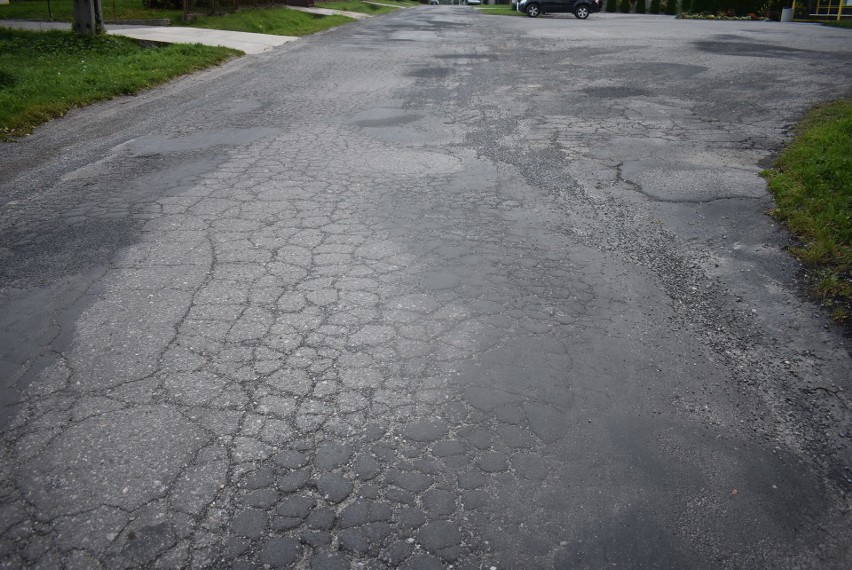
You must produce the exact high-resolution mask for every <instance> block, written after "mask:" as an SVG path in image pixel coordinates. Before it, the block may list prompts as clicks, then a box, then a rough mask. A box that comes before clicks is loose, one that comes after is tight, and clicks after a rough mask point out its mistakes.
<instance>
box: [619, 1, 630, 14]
mask: <svg viewBox="0 0 852 570" xmlns="http://www.w3.org/2000/svg"><path fill="white" fill-rule="evenodd" d="M618 11H619V12H622V13H624V14H629V13H630V0H621V2H619V4H618Z"/></svg>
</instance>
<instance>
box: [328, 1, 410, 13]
mask: <svg viewBox="0 0 852 570" xmlns="http://www.w3.org/2000/svg"><path fill="white" fill-rule="evenodd" d="M315 1H316V3H315V4H314V7H315V8H327V9H329V10H345V11H347V12H361V13H363V14H387V13H388V12H395V11H396V10H399V9H400V8H405V7H406V6H419V5H420V4H419V3H415V2H407V1H406V2H399V1H398V0H376V1H377V2H379V3H380V4H394V5H398V7H393V6H380V5H379V4H370V3H369V2H362V1H361V0H337V1H335V2H322V1H321V0H315Z"/></svg>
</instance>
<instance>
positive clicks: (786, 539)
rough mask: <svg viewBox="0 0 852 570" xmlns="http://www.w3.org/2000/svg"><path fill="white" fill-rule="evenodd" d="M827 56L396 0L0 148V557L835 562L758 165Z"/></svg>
mask: <svg viewBox="0 0 852 570" xmlns="http://www.w3.org/2000/svg"><path fill="white" fill-rule="evenodd" d="M850 38H852V36H850V35H849V31H848V30H836V29H828V28H822V27H817V26H811V25H792V24H790V25H780V24H774V23H761V22H757V23H752V22H727V23H719V22H697V21H675V20H673V19H671V18H664V17H641V16H635V17H624V16H615V15H605V14H599V15H595V16H594V17H592V18H590V19H589V20H587V21H584V22H580V21H579V20H574V19H573V18H569V19H564V18H551V19H545V18H540V19H538V20H530V19H521V18H499V17H493V16H484V15H481V14H479V13H477V12H475V11H473V10H468V9H462V8H450V7H430V8H423V9H414V10H405V11H402V12H401V13H396V14H393V15H389V16H384V17H380V18H372V19H370V20H368V21H366V22H362V23H358V24H354V25H348V26H344V27H342V28H339V29H336V30H333V31H330V32H328V33H323V34H318V35H316V36H313V37H310V38H305V39H303V40H301V41H299V42H296V43H294V44H288V45H286V46H283V47H281V48H277V49H276V50H274V51H271V52H268V53H266V54H263V55H260V56H257V57H252V58H244V59H241V60H239V61H235V62H231V63H229V64H228V65H225V66H224V67H222V68H219V69H216V70H212V71H209V72H205V73H201V74H198V75H195V76H192V77H189V78H185V79H183V80H180V81H177V82H174V83H172V84H170V85H169V86H166V87H164V88H162V89H158V90H155V91H151V92H148V93H146V94H144V95H141V96H138V97H134V98H125V99H120V100H116V101H112V102H109V103H106V104H103V105H98V106H95V107H92V108H88V109H84V110H79V111H76V112H74V113H71V114H70V115H69V116H67V117H64V118H62V119H60V120H57V121H54V122H53V123H51V124H49V125H46V126H45V127H43V128H41V129H39V131H38V132H37V133H36V134H35V135H34V136H32V137H29V138H27V139H26V140H22V141H20V142H19V143H15V144H6V145H3V146H2V147H0V164H2V165H3V167H2V168H3V176H2V178H1V179H0V200H1V202H0V203H2V210H0V355H2V361H1V362H0V363H1V364H2V366H0V378H2V386H0V388H1V389H2V404H3V408H2V419H0V425H2V433H3V439H2V442H3V444H2V452H0V453H2V460H0V472H1V473H2V475H1V476H0V481H2V483H0V494H2V508H0V557H2V565H3V566H5V567H21V566H27V567H39V568H50V567H68V568H93V567H98V566H100V567H105V568H120V567H139V566H146V567H234V568H249V567H264V566H267V565H268V566H270V567H304V568H355V567H357V568H362V567H363V568H386V567H390V568H396V567H404V568H424V569H425V568H441V567H449V566H452V567H454V568H490V567H496V568H542V567H553V568H582V567H589V568H601V567H604V566H619V567H689V568H718V567H738V568H743V567H749V568H757V567H764V568H781V567H822V568H831V567H837V568H844V567H848V565H849V563H850V556H852V554H850V542H849V540H848V538H849V528H850V517H849V509H848V507H849V502H848V501H849V490H850V473H849V465H850V449H849V437H850V421H849V420H850V412H849V400H848V396H847V394H848V391H849V388H850V386H849V384H850V375H849V370H850V357H849V352H848V344H847V341H846V340H844V338H843V337H842V336H841V335H840V334H839V333H838V332H836V331H835V330H833V329H832V327H831V326H829V325H828V324H827V320H826V316H825V315H824V314H823V313H822V312H821V311H820V310H819V308H818V307H816V306H814V305H813V304H812V303H811V302H809V301H807V300H804V299H803V297H802V296H801V293H800V289H799V280H798V278H799V273H800V268H799V267H798V266H797V264H796V263H795V262H794V261H793V260H791V259H790V258H789V257H788V255H787V254H786V253H785V251H784V249H783V248H784V246H786V245H788V244H789V238H788V236H787V235H786V234H785V233H784V232H783V231H781V230H780V229H779V228H777V227H776V226H775V225H774V224H773V222H772V220H771V219H770V218H769V217H767V216H766V214H765V213H766V211H767V210H768V209H770V208H771V207H772V201H771V199H770V198H769V196H768V195H767V193H766V190H765V186H764V183H763V182H762V181H761V179H760V178H759V177H758V172H759V170H760V168H761V166H760V165H761V164H766V163H767V161H768V160H769V159H770V158H771V157H772V155H773V153H774V152H776V151H777V150H778V149H779V148H780V146H781V144H782V143H783V142H784V141H786V140H787V139H788V136H789V132H788V128H789V125H790V124H791V123H792V122H794V121H795V120H796V119H797V118H798V117H799V116H800V114H801V113H802V112H803V111H804V110H805V109H807V108H808V107H810V106H811V105H813V104H816V103H819V102H822V101H825V100H828V99H831V98H834V97H838V96H842V95H844V94H847V93H848V89H849V85H850V77H851V76H852V65H850V64H852V41H850Z"/></svg>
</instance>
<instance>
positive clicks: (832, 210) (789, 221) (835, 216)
mask: <svg viewBox="0 0 852 570" xmlns="http://www.w3.org/2000/svg"><path fill="white" fill-rule="evenodd" d="M850 148H852V99H846V100H842V101H836V102H834V103H830V104H828V105H824V106H821V107H818V108H816V109H814V110H813V111H811V112H810V113H809V114H808V116H807V117H805V119H803V120H802V121H801V122H800V123H799V125H798V126H797V127H796V136H795V139H794V140H793V142H792V143H791V144H790V145H789V146H788V147H787V148H786V149H785V150H784V152H783V153H782V154H781V156H780V157H779V158H778V160H777V161H776V164H775V167H776V168H775V169H774V170H768V171H764V173H763V174H764V176H765V177H766V178H767V180H768V183H769V189H770V190H771V191H772V193H773V194H775V200H776V203H777V207H776V208H775V209H774V210H773V211H772V212H771V213H772V215H773V216H774V217H775V218H777V219H778V220H780V221H783V222H784V223H785V224H786V225H787V226H788V227H789V228H790V230H791V231H792V232H793V233H794V234H795V236H796V237H797V238H798V239H799V240H800V241H801V246H799V247H795V248H791V251H792V253H793V254H794V255H796V256H797V257H799V258H800V259H801V260H802V261H804V262H805V263H806V264H807V265H808V267H809V275H810V276H811V280H812V284H813V286H814V289H815V291H816V293H817V295H818V296H819V297H820V299H821V300H822V302H823V303H824V304H825V305H826V306H828V307H830V309H831V311H832V316H833V317H834V318H835V319H836V320H838V321H841V322H842V321H848V320H849V318H850V316H852V154H850V152H849V149H850Z"/></svg>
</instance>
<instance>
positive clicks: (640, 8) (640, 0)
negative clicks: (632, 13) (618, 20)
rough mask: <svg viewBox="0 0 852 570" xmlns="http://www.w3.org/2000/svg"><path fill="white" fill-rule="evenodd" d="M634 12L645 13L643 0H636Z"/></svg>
mask: <svg viewBox="0 0 852 570" xmlns="http://www.w3.org/2000/svg"><path fill="white" fill-rule="evenodd" d="M636 13H637V14H644V13H645V0H636Z"/></svg>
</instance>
